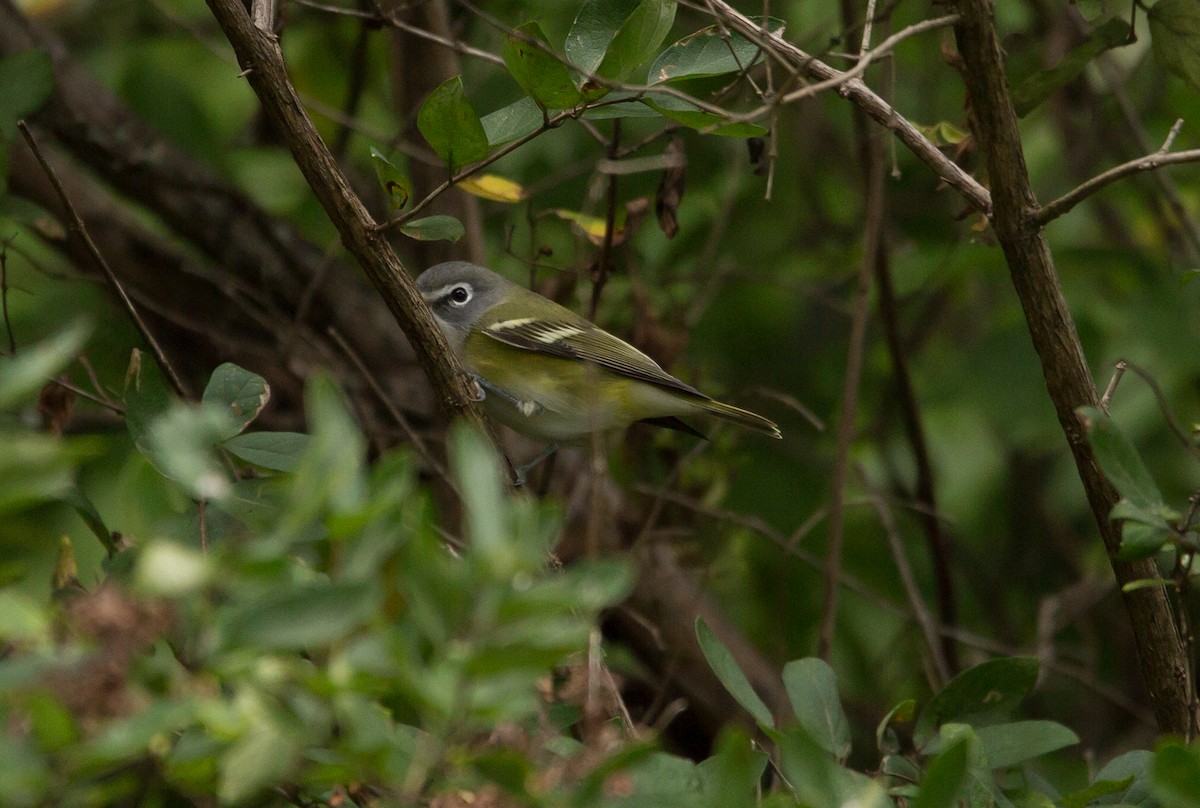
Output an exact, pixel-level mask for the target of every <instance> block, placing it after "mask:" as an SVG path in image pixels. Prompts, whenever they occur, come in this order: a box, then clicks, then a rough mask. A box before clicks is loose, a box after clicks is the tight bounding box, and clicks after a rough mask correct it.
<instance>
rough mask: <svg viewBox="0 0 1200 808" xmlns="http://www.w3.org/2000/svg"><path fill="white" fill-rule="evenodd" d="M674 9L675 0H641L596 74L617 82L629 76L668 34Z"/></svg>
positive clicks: (614, 40) (609, 47)
mask: <svg viewBox="0 0 1200 808" xmlns="http://www.w3.org/2000/svg"><path fill="white" fill-rule="evenodd" d="M675 8H676V3H675V0H642V2H641V3H639V4H638V7H637V8H636V9H635V10H634V12H633V13H632V14H630V15H629V17H628V18H627V19H626V20H625V22H624V23H623V24H622V25H621V28H620V29H619V30H618V31H617V34H616V36H614V37H613V39H612V42H610V43H609V45H608V48H607V49H606V50H605V53H604V60H603V61H602V62H601V63H600V67H598V68H597V69H596V73H597V74H598V75H600V76H602V77H604V78H608V79H614V80H616V81H624V80H625V79H628V78H629V77H631V76H632V75H633V74H634V73H635V72H636V71H637V69H638V67H639V66H640V65H642V64H644V63H645V61H646V60H647V59H649V58H650V57H651V56H653V55H654V52H655V51H657V50H658V46H659V45H661V44H662V43H663V40H665V39H666V38H667V34H669V33H671V25H672V24H674V22H675Z"/></svg>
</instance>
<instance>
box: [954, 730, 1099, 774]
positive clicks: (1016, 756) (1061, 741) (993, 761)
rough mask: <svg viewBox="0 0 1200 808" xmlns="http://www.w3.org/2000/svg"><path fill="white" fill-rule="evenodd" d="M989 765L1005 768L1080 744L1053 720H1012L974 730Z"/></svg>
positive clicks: (1068, 731)
mask: <svg viewBox="0 0 1200 808" xmlns="http://www.w3.org/2000/svg"><path fill="white" fill-rule="evenodd" d="M975 734H976V735H977V736H978V737H979V743H980V744H982V745H983V753H984V754H985V755H986V756H987V760H988V765H990V766H991V767H992V768H993V769H1006V768H1008V767H1009V766H1015V765H1017V764H1018V763H1023V762H1025V761H1026V760H1029V759H1031V758H1035V757H1040V756H1041V755H1045V754H1048V753H1050V752H1054V751H1057V750H1059V749H1062V748H1063V747H1066V746H1073V745H1075V744H1077V743H1079V736H1078V735H1076V734H1075V733H1074V732H1072V731H1071V730H1069V729H1067V728H1066V727H1064V726H1063V725H1062V724H1059V723H1057V722H1055V721H1013V722H1010V723H1007V724H995V725H993V726H984V727H976V728H975Z"/></svg>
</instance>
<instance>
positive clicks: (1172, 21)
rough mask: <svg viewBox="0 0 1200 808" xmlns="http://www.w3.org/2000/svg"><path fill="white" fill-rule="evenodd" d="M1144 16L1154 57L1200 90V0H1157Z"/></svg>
mask: <svg viewBox="0 0 1200 808" xmlns="http://www.w3.org/2000/svg"><path fill="white" fill-rule="evenodd" d="M1146 18H1147V19H1148V20H1149V22H1150V44H1151V46H1152V47H1153V49H1154V58H1155V59H1157V60H1158V63H1159V64H1160V65H1162V66H1163V67H1165V68H1166V69H1167V70H1169V71H1171V72H1172V73H1174V74H1175V75H1176V76H1179V78H1181V79H1183V80H1184V81H1185V82H1187V84H1188V86H1190V87H1191V88H1192V90H1193V91H1195V92H1200V2H1197V1H1196V0H1158V2H1157V3H1155V4H1154V5H1153V6H1151V7H1150V11H1148V12H1147V13H1146Z"/></svg>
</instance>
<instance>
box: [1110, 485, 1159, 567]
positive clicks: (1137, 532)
mask: <svg viewBox="0 0 1200 808" xmlns="http://www.w3.org/2000/svg"><path fill="white" fill-rule="evenodd" d="M1122 502H1124V500H1122ZM1117 504H1118V505H1119V504H1120V503H1117ZM1171 537H1172V534H1171V531H1170V530H1167V529H1166V528H1161V527H1154V526H1152V525H1147V524H1142V523H1139V522H1126V523H1125V524H1123V525H1121V547H1120V549H1119V550H1118V551H1117V558H1119V559H1121V560H1122V561H1137V560H1138V559H1141V558H1149V557H1150V556H1152V555H1154V554H1155V553H1157V552H1159V551H1160V550H1162V549H1163V548H1165V547H1167V546H1168V545H1169V544H1170V543H1171Z"/></svg>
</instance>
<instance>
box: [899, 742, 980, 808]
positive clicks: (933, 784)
mask: <svg viewBox="0 0 1200 808" xmlns="http://www.w3.org/2000/svg"><path fill="white" fill-rule="evenodd" d="M970 744H971V739H970V738H959V739H958V740H957V741H955V742H953V743H951V744H950V745H949V746H947V747H946V748H945V749H944V750H942V752H941V754H939V755H938V756H937V757H935V758H934V759H933V760H932V761H931V762H930V764H929V765H928V766H927V767H926V768H925V776H924V777H922V778H921V790H920V791H919V792H917V796H916V797H915V798H914V799H913V800H912V802H911V803H910V804H911V806H912V808H954V806H956V805H958V804H959V798H960V797H961V796H962V793H963V790H964V786H965V785H966V784H967V763H968V762H969V759H970V751H971V750H970Z"/></svg>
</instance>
